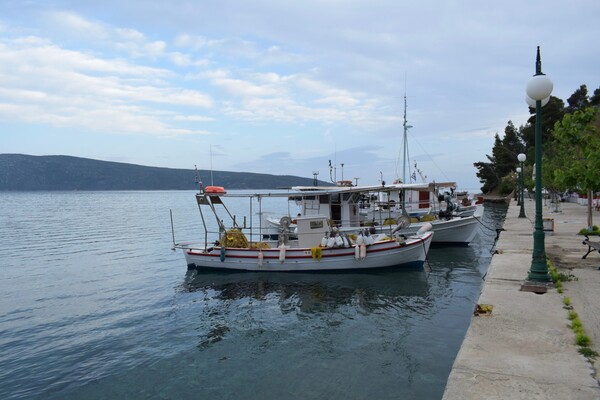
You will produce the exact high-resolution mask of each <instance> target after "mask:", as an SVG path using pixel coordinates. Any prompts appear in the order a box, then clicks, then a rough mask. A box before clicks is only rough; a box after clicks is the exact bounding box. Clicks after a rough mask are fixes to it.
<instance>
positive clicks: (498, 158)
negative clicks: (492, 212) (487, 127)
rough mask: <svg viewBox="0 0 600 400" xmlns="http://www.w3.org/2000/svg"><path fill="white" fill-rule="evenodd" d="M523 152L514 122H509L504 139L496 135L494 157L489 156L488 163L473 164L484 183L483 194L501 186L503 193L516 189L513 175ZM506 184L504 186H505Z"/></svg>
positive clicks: (493, 149)
mask: <svg viewBox="0 0 600 400" xmlns="http://www.w3.org/2000/svg"><path fill="white" fill-rule="evenodd" d="M522 151H523V142H522V140H521V137H520V134H519V131H518V130H517V129H516V128H515V126H514V124H513V123H512V121H508V124H507V125H506V128H505V129H504V137H503V138H502V139H500V136H499V135H498V134H497V133H496V135H495V137H494V147H493V148H492V155H491V156H490V155H487V154H486V157H487V159H488V160H489V161H490V162H489V163H488V162H476V163H473V165H474V166H475V168H477V169H478V172H477V177H478V178H479V181H480V182H481V183H483V186H482V187H481V191H482V192H489V191H491V190H493V189H494V188H496V187H498V186H500V185H501V192H503V193H505V192H510V191H511V190H513V189H514V185H515V182H514V179H511V178H512V175H513V173H514V171H515V168H516V165H517V155H518V154H519V153H520V152H522ZM503 183H504V184H503Z"/></svg>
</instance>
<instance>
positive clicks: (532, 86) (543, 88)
mask: <svg viewBox="0 0 600 400" xmlns="http://www.w3.org/2000/svg"><path fill="white" fill-rule="evenodd" d="M553 88H554V84H553V83H552V81H551V80H550V78H548V77H547V76H546V75H534V76H533V77H532V78H531V79H530V80H529V82H527V96H529V97H531V98H532V99H533V100H543V99H545V98H546V97H548V96H550V93H552V89H553Z"/></svg>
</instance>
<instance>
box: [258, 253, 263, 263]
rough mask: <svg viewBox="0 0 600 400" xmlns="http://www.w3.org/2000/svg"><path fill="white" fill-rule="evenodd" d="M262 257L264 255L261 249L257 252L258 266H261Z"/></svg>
mask: <svg viewBox="0 0 600 400" xmlns="http://www.w3.org/2000/svg"><path fill="white" fill-rule="evenodd" d="M263 259H264V255H263V252H262V251H259V252H258V266H259V267H262V266H263Z"/></svg>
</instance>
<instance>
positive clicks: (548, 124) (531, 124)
mask: <svg viewBox="0 0 600 400" xmlns="http://www.w3.org/2000/svg"><path fill="white" fill-rule="evenodd" d="M529 113H530V114H531V116H530V117H529V119H528V120H527V124H525V125H523V126H521V127H520V128H519V133H520V137H521V139H522V140H523V143H524V144H525V149H526V153H525V154H526V155H527V163H529V164H533V160H534V159H535V108H531V107H530V108H529ZM564 115H565V103H564V102H563V101H562V100H561V99H559V98H558V97H554V96H550V100H549V101H548V104H546V105H545V106H544V107H543V108H542V120H541V125H542V144H543V145H545V143H548V142H551V141H552V140H553V137H552V128H553V127H554V124H555V123H556V121H560V120H561V119H562V117H563V116H564Z"/></svg>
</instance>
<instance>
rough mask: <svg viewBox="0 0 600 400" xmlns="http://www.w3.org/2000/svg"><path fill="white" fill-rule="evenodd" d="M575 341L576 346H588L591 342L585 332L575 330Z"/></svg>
mask: <svg viewBox="0 0 600 400" xmlns="http://www.w3.org/2000/svg"><path fill="white" fill-rule="evenodd" d="M575 343H577V346H581V347H589V345H590V344H591V343H592V340H591V339H590V337H589V336H587V335H586V334H585V333H583V332H577V333H576V334H575Z"/></svg>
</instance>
